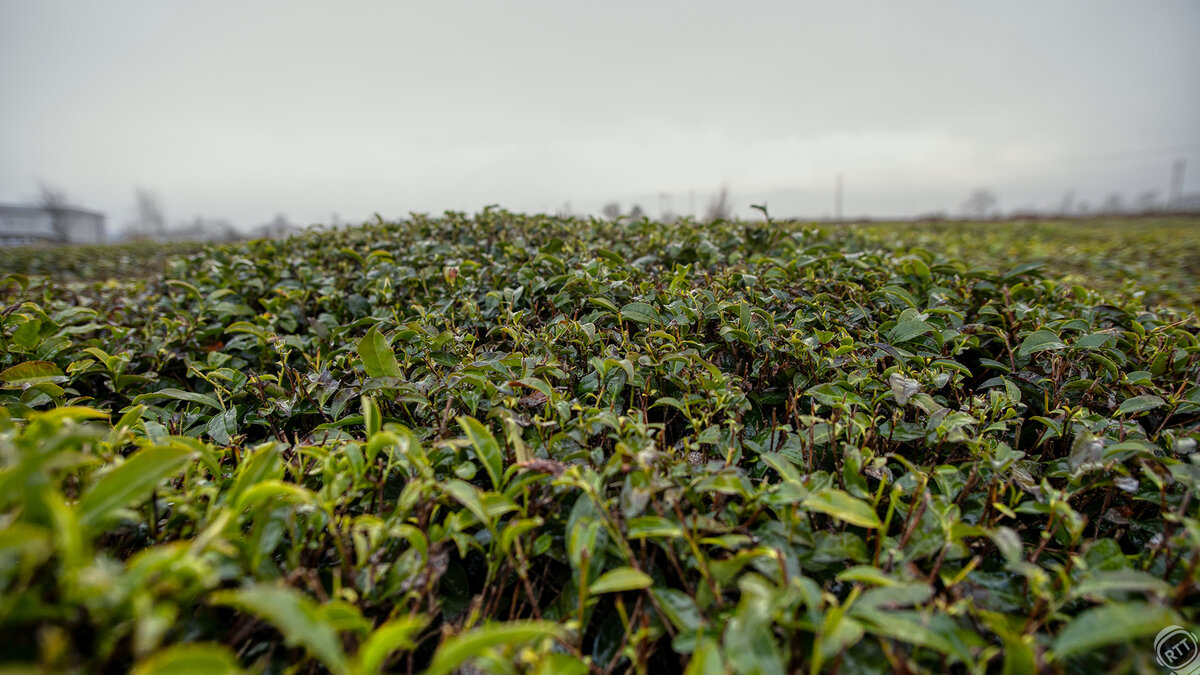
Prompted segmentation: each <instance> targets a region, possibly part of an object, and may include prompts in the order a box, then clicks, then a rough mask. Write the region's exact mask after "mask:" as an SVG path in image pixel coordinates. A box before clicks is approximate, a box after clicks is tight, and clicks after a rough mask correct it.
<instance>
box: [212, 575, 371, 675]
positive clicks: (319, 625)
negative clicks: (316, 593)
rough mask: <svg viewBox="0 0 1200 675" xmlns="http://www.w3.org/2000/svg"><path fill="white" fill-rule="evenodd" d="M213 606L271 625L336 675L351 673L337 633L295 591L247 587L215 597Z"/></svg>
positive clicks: (309, 603) (288, 641)
mask: <svg viewBox="0 0 1200 675" xmlns="http://www.w3.org/2000/svg"><path fill="white" fill-rule="evenodd" d="M212 598H213V600H212V601H213V603H215V604H218V605H230V606H233V607H236V608H238V609H240V610H242V611H244V612H249V613H251V614H253V615H254V616H257V617H258V618H260V619H262V620H264V621H266V622H267V623H270V624H271V625H272V626H274V627H275V628H276V629H277V630H278V631H279V632H280V633H282V634H283V638H284V640H286V641H287V643H288V644H289V645H300V646H301V647H304V648H305V649H307V650H308V651H309V653H311V654H312V655H313V656H315V657H317V659H319V660H320V661H321V663H323V664H324V665H325V667H326V668H328V669H329V670H331V671H333V672H334V673H337V674H339V675H340V674H343V673H348V672H349V670H350V668H349V663H348V662H347V660H346V654H345V652H343V651H342V641H341V638H339V637H338V634H337V631H335V630H334V629H333V626H331V625H329V624H328V623H327V622H325V621H322V620H321V618H320V613H319V612H318V611H317V606H316V603H314V602H313V601H312V600H310V599H308V597H306V596H305V595H303V594H302V593H300V592H299V591H296V590H294V589H292V588H274V587H271V586H247V587H245V588H241V589H238V590H233V591H218V592H216V593H214V594H213V596H212Z"/></svg>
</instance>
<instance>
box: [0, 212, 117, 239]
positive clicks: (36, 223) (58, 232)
mask: <svg viewBox="0 0 1200 675" xmlns="http://www.w3.org/2000/svg"><path fill="white" fill-rule="evenodd" d="M103 241H104V214H103V213H98V212H96V211H86V210H84V209H77V208H74V207H69V206H68V207H63V208H44V207H41V206H20V205H16V204H0V245H3V246H20V245H24V244H99V243H101V242H103Z"/></svg>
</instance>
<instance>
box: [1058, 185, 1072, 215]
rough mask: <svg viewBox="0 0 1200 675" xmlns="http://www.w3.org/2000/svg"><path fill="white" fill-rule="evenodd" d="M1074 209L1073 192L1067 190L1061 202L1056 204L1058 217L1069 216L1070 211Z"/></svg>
mask: <svg viewBox="0 0 1200 675" xmlns="http://www.w3.org/2000/svg"><path fill="white" fill-rule="evenodd" d="M1074 207H1075V191H1074V190H1067V191H1066V192H1064V193H1063V196H1062V201H1061V202H1059V203H1058V215H1060V216H1069V215H1071V209H1072V208H1074Z"/></svg>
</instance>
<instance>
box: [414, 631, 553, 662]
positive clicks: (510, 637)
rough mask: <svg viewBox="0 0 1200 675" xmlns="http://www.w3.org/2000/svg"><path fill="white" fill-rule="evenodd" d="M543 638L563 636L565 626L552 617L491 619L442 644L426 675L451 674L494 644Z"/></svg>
mask: <svg viewBox="0 0 1200 675" xmlns="http://www.w3.org/2000/svg"><path fill="white" fill-rule="evenodd" d="M539 638H555V639H562V638H563V629H562V628H561V627H560V626H558V624H555V623H552V622H550V621H513V622H509V623H491V624H485V625H483V626H480V627H479V628H473V629H471V630H469V631H467V632H465V633H463V634H461V635H456V636H454V637H452V638H450V639H448V640H446V641H445V642H443V643H442V644H441V645H440V646H439V647H438V650H437V652H436V653H435V654H434V655H433V663H431V664H430V665H429V669H428V670H426V671H425V673H426V675H449V674H450V673H451V672H452V671H453V670H454V669H455V668H458V667H459V666H461V665H462V664H464V663H466V662H467V661H469V660H470V659H473V658H475V657H477V656H481V655H483V654H484V653H485V652H486V651H487V650H489V649H491V648H492V647H498V646H500V645H509V644H519V643H522V642H530V641H532V640H537V639H539Z"/></svg>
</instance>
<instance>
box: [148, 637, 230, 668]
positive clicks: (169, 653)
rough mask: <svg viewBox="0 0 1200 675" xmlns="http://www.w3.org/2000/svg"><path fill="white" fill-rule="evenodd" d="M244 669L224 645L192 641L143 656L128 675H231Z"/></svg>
mask: <svg viewBox="0 0 1200 675" xmlns="http://www.w3.org/2000/svg"><path fill="white" fill-rule="evenodd" d="M241 672H243V671H242V669H241V668H239V667H238V663H237V657H236V656H234V654H233V652H231V651H229V648H228V647H226V646H225V645H220V644H214V643H209V642H192V643H185V644H179V645H172V646H170V647H167V648H166V649H164V650H162V651H160V652H158V653H157V654H155V655H153V656H151V657H149V658H146V659H143V660H141V661H139V662H138V663H137V665H135V666H134V667H133V670H131V671H130V673H131V675H233V674H235V673H241Z"/></svg>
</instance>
